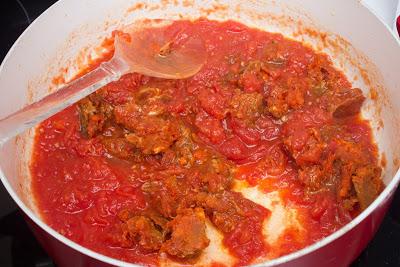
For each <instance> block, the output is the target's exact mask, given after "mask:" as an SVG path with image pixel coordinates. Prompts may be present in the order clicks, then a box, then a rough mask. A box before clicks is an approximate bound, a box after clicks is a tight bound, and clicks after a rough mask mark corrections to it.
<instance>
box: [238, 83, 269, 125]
mask: <svg viewBox="0 0 400 267" xmlns="http://www.w3.org/2000/svg"><path fill="white" fill-rule="evenodd" d="M262 112H263V97H262V95H261V94H260V93H256V92H254V93H243V92H241V91H239V90H238V91H236V92H235V95H234V96H233V97H232V100H231V102H230V113H231V115H232V116H233V117H234V118H237V119H239V120H243V121H245V122H247V124H249V123H253V122H254V121H255V120H256V119H257V118H258V117H259V116H260V115H261V114H262Z"/></svg>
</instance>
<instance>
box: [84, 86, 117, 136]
mask: <svg viewBox="0 0 400 267" xmlns="http://www.w3.org/2000/svg"><path fill="white" fill-rule="evenodd" d="M78 107H79V119H80V125H81V133H82V134H83V135H84V136H85V137H87V138H92V137H94V136H95V135H97V134H99V133H100V132H101V131H102V130H103V127H104V125H105V122H106V121H107V120H108V119H110V118H111V116H112V106H110V105H109V104H107V103H106V102H105V101H104V100H102V99H101V97H100V96H99V95H98V94H92V95H90V96H89V97H86V98H84V99H82V100H81V101H80V102H79V103H78Z"/></svg>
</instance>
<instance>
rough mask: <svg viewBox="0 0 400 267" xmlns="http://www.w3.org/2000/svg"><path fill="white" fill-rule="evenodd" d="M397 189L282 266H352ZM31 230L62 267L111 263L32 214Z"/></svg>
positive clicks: (96, 265)
mask: <svg viewBox="0 0 400 267" xmlns="http://www.w3.org/2000/svg"><path fill="white" fill-rule="evenodd" d="M394 191H395V190H393V191H392V192H390V194H389V195H388V197H387V198H385V199H383V201H382V202H381V203H380V204H379V205H378V206H377V207H376V209H375V210H374V211H373V212H372V213H371V214H370V215H369V216H367V217H366V218H365V219H364V220H363V221H361V222H360V223H359V224H358V225H356V226H355V227H353V228H352V229H351V230H349V231H348V232H347V233H345V234H344V235H342V236H340V237H339V238H337V239H335V240H333V241H332V242H330V243H328V244H327V245H325V246H323V247H321V248H319V249H317V250H315V251H312V252H311V253H308V254H306V255H303V256H301V257H298V258H296V259H294V260H291V261H287V262H284V263H282V264H280V265H278V266H282V267H289V266H290V267H293V266H296V267H297V266H298V267H310V266H324V267H341V266H348V265H349V264H350V263H351V262H352V261H354V260H355V259H356V258H357V257H358V255H359V254H360V253H361V252H362V250H363V249H364V248H365V247H366V245H367V244H368V242H369V241H370V240H371V239H372V237H373V236H374V234H375V233H376V231H377V230H378V228H379V225H380V224H381V222H382V219H383V217H384V216H385V214H386V211H387V210H388V207H389V205H390V203H391V201H392V198H393V195H394ZM25 219H26V221H27V222H28V224H29V226H30V228H31V230H32V231H33V232H34V234H35V236H36V238H37V239H38V240H39V242H40V243H41V244H42V246H43V247H44V248H45V250H46V251H47V252H48V254H49V255H50V256H51V257H52V258H53V260H54V262H55V263H56V264H57V266H59V267H70V266H74V267H106V266H112V265H110V264H107V263H104V262H101V261H99V260H97V259H95V258H92V257H89V256H87V255H85V254H83V253H81V252H80V251H77V250H74V249H73V248H71V247H69V246H67V245H66V244H64V243H62V242H60V241H59V240H57V239H56V238H54V237H53V236H51V235H50V234H49V233H47V232H46V231H44V230H43V229H42V228H40V227H39V226H38V225H36V224H35V223H34V222H33V221H32V220H31V219H30V218H29V217H27V216H25Z"/></svg>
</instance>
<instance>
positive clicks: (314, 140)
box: [283, 128, 326, 166]
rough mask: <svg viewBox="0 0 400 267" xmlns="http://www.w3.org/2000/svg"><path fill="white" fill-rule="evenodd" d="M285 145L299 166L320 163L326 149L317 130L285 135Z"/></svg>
mask: <svg viewBox="0 0 400 267" xmlns="http://www.w3.org/2000/svg"><path fill="white" fill-rule="evenodd" d="M283 143H284V146H285V148H286V149H287V151H288V152H289V153H290V155H291V156H292V157H293V158H294V159H295V160H296V163H297V164H298V165H299V166H309V165H312V164H317V163H319V162H320V160H321V156H322V154H323V152H324V149H325V147H326V144H325V143H324V142H323V141H322V140H321V138H320V134H319V130H318V129H317V128H308V129H304V128H302V129H298V130H297V131H295V132H294V133H292V134H287V135H285V136H284V137H283Z"/></svg>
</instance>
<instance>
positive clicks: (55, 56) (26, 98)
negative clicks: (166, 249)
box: [0, 0, 400, 265]
mask: <svg viewBox="0 0 400 267" xmlns="http://www.w3.org/2000/svg"><path fill="white" fill-rule="evenodd" d="M174 2H175V1H160V2H159V1H146V3H145V4H144V3H141V2H139V1H131V0H113V1H110V0H61V1H59V2H57V3H56V4H54V5H53V6H52V7H51V8H49V9H48V10H47V11H46V12H44V13H43V14H42V15H41V16H40V17H39V18H38V19H37V20H35V21H34V23H32V25H30V26H29V28H28V29H27V30H26V31H25V32H24V33H23V34H22V35H21V37H20V38H19V39H18V40H17V41H16V43H15V44H14V46H13V47H12V48H11V50H10V51H9V53H8V54H7V56H6V58H5V59H4V61H3V63H2V65H1V68H0V90H1V91H0V92H1V96H2V97H1V98H0V117H4V116H5V115H7V114H9V113H11V112H13V111H16V110H17V109H19V108H21V107H22V106H24V105H25V104H27V103H29V102H32V101H34V100H35V99H38V98H39V97H40V96H43V95H45V94H46V93H47V92H48V90H49V88H50V89H51V88H53V89H54V85H52V79H53V78H54V77H55V76H57V75H59V74H60V69H61V68H65V67H68V69H67V70H66V69H64V72H63V73H64V75H65V76H66V77H65V78H66V79H68V77H70V76H71V75H73V74H74V71H75V70H76V67H77V66H78V63H79V64H82V59H84V58H85V56H86V55H88V54H91V55H92V56H96V51H98V50H94V49H93V48H95V47H98V46H99V44H100V43H101V41H102V39H103V38H104V37H106V36H110V33H111V31H112V30H113V29H116V28H118V27H120V26H121V25H123V24H126V23H130V22H132V21H134V20H136V19H141V18H168V19H181V18H187V19H195V18H198V17H200V16H202V17H207V18H210V19H217V20H227V19H232V20H237V21H240V22H243V23H245V24H247V25H249V26H252V27H258V28H261V29H264V30H266V31H271V32H281V33H283V34H285V35H286V36H288V37H290V38H294V39H296V40H300V41H304V42H306V43H308V44H309V45H312V46H313V47H314V48H315V49H318V50H323V51H324V52H326V53H328V54H329V55H330V56H331V58H332V59H333V60H334V62H335V64H336V66H337V67H338V68H340V69H342V70H343V71H344V72H345V73H346V74H347V76H348V77H349V79H350V81H351V82H352V83H353V86H355V87H360V88H362V89H363V90H364V93H365V94H366V96H367V97H368V100H367V102H366V104H365V105H364V107H363V114H364V116H365V117H366V118H369V119H371V120H372V126H373V130H374V135H375V138H376V141H377V143H378V146H379V149H380V151H381V153H382V154H381V156H382V155H384V157H385V159H386V166H385V169H384V175H383V180H384V182H385V184H386V189H385V190H384V191H383V193H382V194H381V195H380V196H379V198H378V199H377V200H376V201H375V202H374V203H373V204H372V205H371V206H370V207H369V208H368V209H366V210H365V211H364V212H363V213H362V214H361V215H359V216H358V217H357V218H356V219H355V220H353V222H351V223H350V224H349V225H347V226H346V227H344V228H343V229H341V230H340V231H338V232H336V233H334V234H333V235H331V236H329V237H328V238H325V239H323V240H321V241H319V242H317V243H316V244H314V245H312V246H310V247H308V248H305V249H303V250H301V251H298V252H296V253H292V254H290V255H287V256H284V257H281V258H279V259H276V260H273V261H271V262H268V263H265V264H266V265H274V264H277V263H282V262H285V261H288V260H293V259H296V258H298V257H302V256H304V255H305V254H307V253H309V252H312V251H316V250H318V249H320V248H321V247H323V246H325V245H326V244H327V243H329V242H331V241H332V240H335V239H336V238H338V237H340V236H342V235H344V234H346V232H347V231H349V230H350V229H352V228H354V227H356V226H357V224H358V223H359V222H361V221H362V220H364V219H365V218H366V217H367V216H368V215H369V214H371V213H372V212H373V211H374V209H376V208H377V207H378V206H379V204H380V203H381V202H382V201H383V200H386V199H388V198H389V197H390V195H391V194H393V192H394V190H395V188H396V187H397V184H398V182H399V173H398V172H397V171H398V167H399V159H398V152H399V151H400V137H399V136H398V134H397V133H398V132H400V124H399V117H400V113H399V105H398V104H397V103H400V75H399V71H398V63H399V62H400V46H399V43H398V42H397V41H396V40H395V38H394V36H393V35H392V33H391V32H389V30H388V28H387V27H386V26H384V24H383V23H382V22H381V21H379V19H377V18H376V17H375V16H374V15H373V14H372V12H371V11H370V10H368V8H366V7H365V6H363V5H362V3H361V2H360V1H357V0H325V1H314V0H280V1H272V0H271V1H239V0H237V1H236V0H230V1H196V2H195V1H183V2H182V3H181V2H180V1H178V2H179V3H174ZM371 96H372V97H371ZM0 130H1V129H0ZM32 138H33V131H32V130H31V131H28V132H26V133H24V134H22V135H21V136H19V137H17V138H15V139H13V140H10V141H9V142H7V143H6V144H5V145H3V147H1V149H0V176H1V180H2V182H3V184H4V185H5V187H6V189H7V190H8V192H9V193H10V195H11V196H12V198H13V199H14V200H15V202H16V203H17V204H18V205H19V207H20V208H21V209H22V210H23V212H24V213H25V214H26V215H27V216H28V217H29V218H30V219H31V220H33V221H34V222H35V223H36V224H37V225H38V226H39V227H40V228H42V230H43V231H45V232H47V234H48V235H50V236H52V237H53V238H55V239H57V240H59V241H60V242H62V243H64V244H66V245H67V246H69V247H71V248H73V249H75V250H78V251H80V252H81V253H83V254H86V255H89V256H91V257H92V258H96V259H98V260H100V261H102V262H105V263H111V264H114V265H125V264H126V263H123V262H120V261H117V260H114V259H111V258H108V257H105V256H103V255H100V254H98V253H95V252H93V251H90V250H88V249H86V248H83V247H81V246H79V245H78V244H76V243H74V242H72V241H70V240H68V239H66V238H65V237H63V236H61V235H60V234H58V233H57V232H55V231H54V230H52V229H51V228H50V227H48V226H47V225H46V223H45V222H44V221H42V220H41V218H40V215H39V213H38V211H37V209H36V207H35V201H34V198H33V197H32V195H31V191H30V175H29V162H30V155H31V145H32V140H33V139H32Z"/></svg>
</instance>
